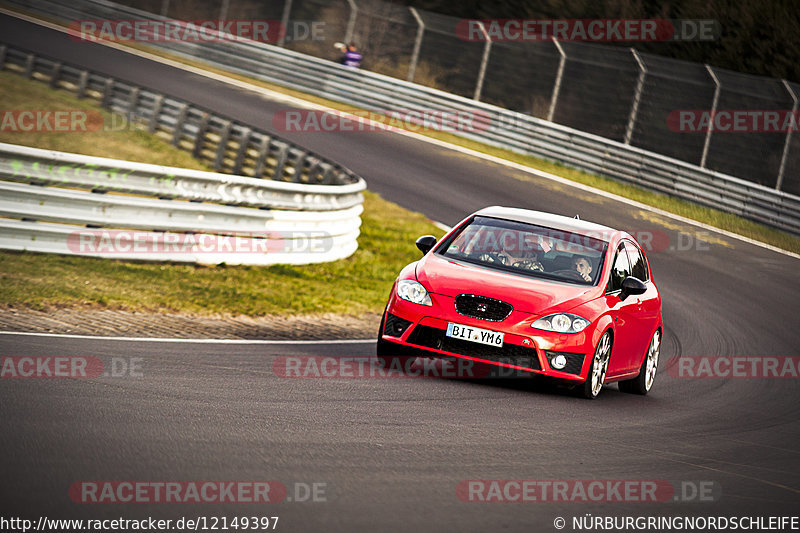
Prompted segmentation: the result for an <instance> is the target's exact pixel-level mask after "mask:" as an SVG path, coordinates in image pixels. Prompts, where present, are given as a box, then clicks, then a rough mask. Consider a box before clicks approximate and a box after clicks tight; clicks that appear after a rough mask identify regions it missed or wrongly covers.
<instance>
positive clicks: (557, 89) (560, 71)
mask: <svg viewBox="0 0 800 533" xmlns="http://www.w3.org/2000/svg"><path fill="white" fill-rule="evenodd" d="M553 44H554V45H556V48H557V49H558V53H559V54H561V59H560V60H559V62H558V72H557V73H556V82H555V83H554V84H553V95H552V96H551V97H550V110H549V111H548V112H547V120H548V121H550V122H553V117H554V116H555V114H556V104H557V103H558V93H560V92H561V79H562V78H563V77H564V65H565V64H566V63H567V54H565V53H564V49H563V48H561V45H560V44H559V42H558V41H557V40H556V39H553Z"/></svg>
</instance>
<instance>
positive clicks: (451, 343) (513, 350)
mask: <svg viewBox="0 0 800 533" xmlns="http://www.w3.org/2000/svg"><path fill="white" fill-rule="evenodd" d="M408 343H409V344H416V345H417V346H423V347H425V348H434V349H436V350H442V351H445V352H450V353H455V354H459V355H468V356H470V357H478V358H480V359H485V360H487V361H494V362H496V363H506V364H509V365H519V366H524V367H526V368H533V369H534V370H541V369H542V366H541V365H540V364H539V357H538V356H537V355H536V350H535V349H534V348H526V347H524V346H517V345H516V344H504V345H503V347H502V348H498V347H497V346H488V345H486V344H478V343H475V342H469V341H465V340H463V339H454V338H452V337H448V336H447V335H446V332H445V330H443V329H438V328H432V327H430V326H417V327H415V328H414V330H413V331H412V332H411V335H409V336H408Z"/></svg>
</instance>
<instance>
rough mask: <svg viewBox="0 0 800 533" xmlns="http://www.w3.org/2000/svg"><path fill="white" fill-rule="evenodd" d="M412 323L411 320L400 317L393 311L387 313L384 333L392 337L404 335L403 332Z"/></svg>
mask: <svg viewBox="0 0 800 533" xmlns="http://www.w3.org/2000/svg"><path fill="white" fill-rule="evenodd" d="M410 325H411V321H409V320H406V319H404V318H400V317H399V316H396V315H393V314H392V313H386V325H385V326H384V328H383V334H384V335H390V336H392V337H402V336H403V332H405V330H407V329H408V326H410Z"/></svg>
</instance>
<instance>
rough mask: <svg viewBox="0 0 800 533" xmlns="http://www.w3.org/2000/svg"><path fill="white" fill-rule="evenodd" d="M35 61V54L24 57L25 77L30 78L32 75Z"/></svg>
mask: <svg viewBox="0 0 800 533" xmlns="http://www.w3.org/2000/svg"><path fill="white" fill-rule="evenodd" d="M35 63H36V56H35V55H33V54H28V55H27V57H26V58H25V77H26V78H27V79H31V78H32V77H33V67H34V64H35Z"/></svg>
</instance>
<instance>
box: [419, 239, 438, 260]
mask: <svg viewBox="0 0 800 533" xmlns="http://www.w3.org/2000/svg"><path fill="white" fill-rule="evenodd" d="M434 246H436V237H434V236H433V235H423V236H422V237H420V238H419V239H417V248H419V250H420V251H421V252H422V253H423V255H424V254H427V253H428V252H430V251H431V248H433V247H434Z"/></svg>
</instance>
